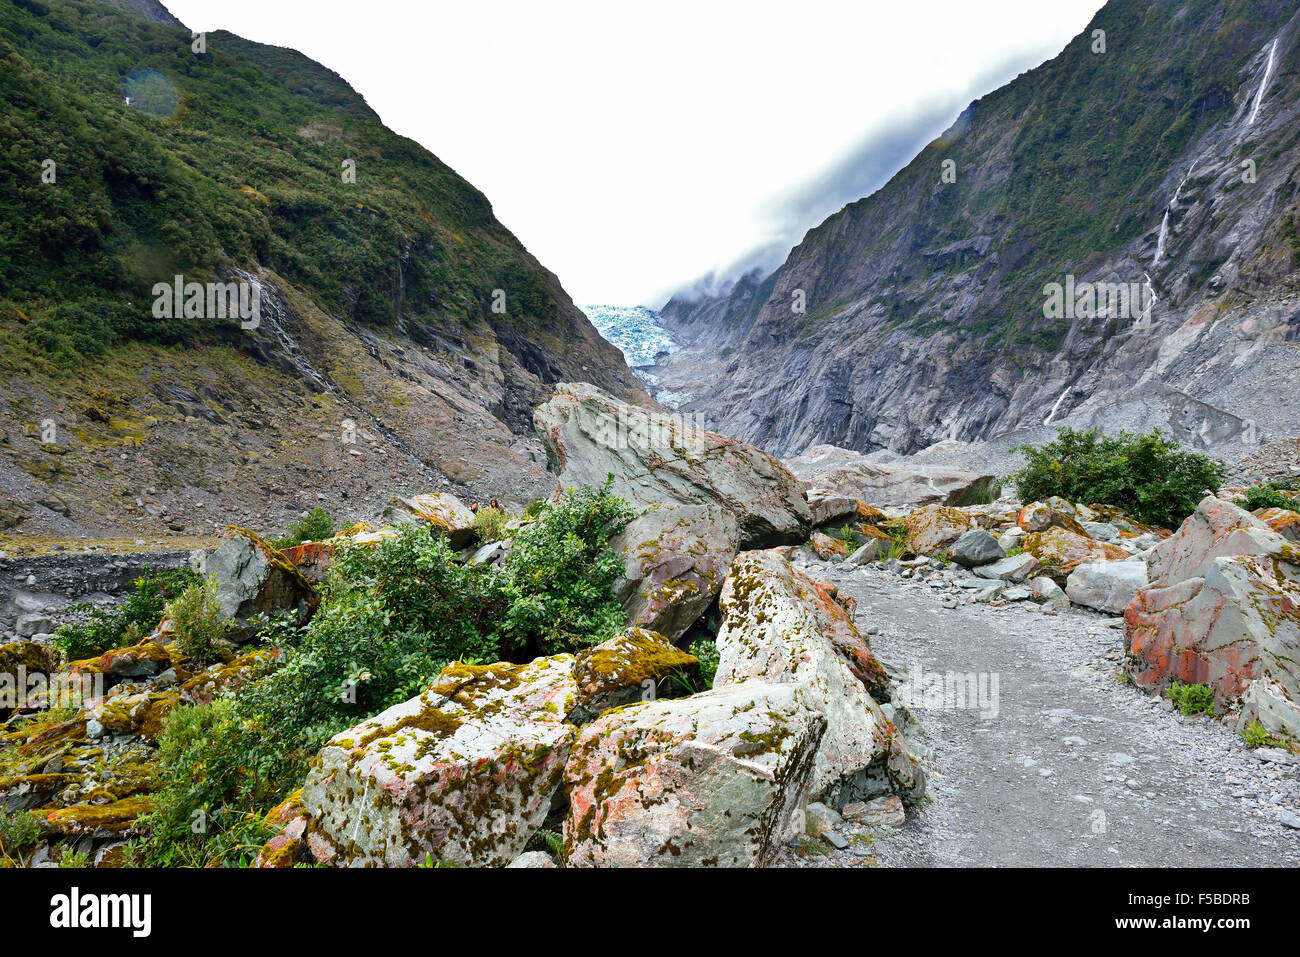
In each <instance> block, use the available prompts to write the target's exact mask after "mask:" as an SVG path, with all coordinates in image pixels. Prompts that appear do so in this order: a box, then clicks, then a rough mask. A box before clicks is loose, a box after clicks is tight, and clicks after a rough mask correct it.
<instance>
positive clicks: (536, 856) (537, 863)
mask: <svg viewBox="0 0 1300 957" xmlns="http://www.w3.org/2000/svg"><path fill="white" fill-rule="evenodd" d="M506 867H508V868H509V867H555V861H554V860H553V859H552V858H551V855H549V854H547V853H545V852H544V851H525V852H524V853H523V854H520V855H519V856H518V857H516V858H515V859H514V860H513V861H511V862H510V863H509V864H507V865H506Z"/></svg>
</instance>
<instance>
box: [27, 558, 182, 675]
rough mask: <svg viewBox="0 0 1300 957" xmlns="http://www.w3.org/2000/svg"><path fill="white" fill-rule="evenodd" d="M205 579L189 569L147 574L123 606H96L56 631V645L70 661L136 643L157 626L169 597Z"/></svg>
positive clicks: (137, 580)
mask: <svg viewBox="0 0 1300 957" xmlns="http://www.w3.org/2000/svg"><path fill="white" fill-rule="evenodd" d="M202 580H203V579H202V578H200V576H199V574H198V573H197V572H194V571H191V570H190V569H188V568H177V569H173V570H170V571H161V572H155V573H153V574H148V573H146V574H145V575H142V576H141V577H140V578H137V579H136V580H135V583H134V584H133V585H132V588H131V592H130V594H129V595H128V596H127V599H126V601H125V602H124V603H123V604H122V605H121V607H119V608H116V609H114V610H113V611H103V610H102V609H98V608H96V609H94V610H92V611H91V613H90V617H89V619H88V620H86V621H82V622H74V623H72V624H67V625H63V626H61V627H60V628H58V629H57V630H56V631H55V632H54V639H53V644H54V646H55V647H56V648H58V649H59V650H60V651H62V652H63V655H64V657H65V658H66V659H67V660H68V661H79V660H81V659H83V658H93V657H94V656H96V655H100V654H103V653H104V652H105V651H109V650H111V649H113V648H122V647H125V646H126V645H130V644H136V643H137V642H139V641H140V639H141V638H143V637H144V636H145V635H147V634H148V633H149V632H150V631H152V630H153V629H154V628H155V627H156V626H157V624H158V622H159V620H160V619H161V618H162V614H163V608H164V607H165V606H166V603H167V602H168V600H170V599H173V598H175V597H176V596H178V595H179V594H180V593H181V592H182V591H184V590H185V589H186V588H188V587H190V586H192V585H194V584H196V583H198V582H201V581H202Z"/></svg>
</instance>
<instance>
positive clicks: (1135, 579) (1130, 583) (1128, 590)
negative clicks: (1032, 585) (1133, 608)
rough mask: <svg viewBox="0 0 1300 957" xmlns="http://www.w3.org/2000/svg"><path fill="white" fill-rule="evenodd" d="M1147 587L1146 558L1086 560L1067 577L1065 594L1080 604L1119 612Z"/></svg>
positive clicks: (1113, 612)
mask: <svg viewBox="0 0 1300 957" xmlns="http://www.w3.org/2000/svg"><path fill="white" fill-rule="evenodd" d="M1146 586H1147V565H1146V562H1144V561H1140V560H1134V561H1127V562H1085V563H1084V564H1082V565H1079V566H1078V567H1076V568H1075V570H1074V571H1072V572H1071V573H1070V577H1069V578H1067V579H1066V580H1065V593H1066V594H1067V595H1068V596H1069V597H1070V601H1072V602H1074V603H1075V604H1076V605H1084V606H1085V607H1087V608H1093V609H1096V610H1097V611H1104V612H1107V613H1108V614H1111V615H1118V614H1121V613H1122V612H1123V611H1124V609H1125V608H1127V607H1128V606H1129V603H1130V602H1131V601H1132V600H1133V599H1134V598H1135V597H1137V593H1138V591H1140V590H1141V589H1143V588H1145V587H1146Z"/></svg>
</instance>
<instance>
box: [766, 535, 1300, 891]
mask: <svg viewBox="0 0 1300 957" xmlns="http://www.w3.org/2000/svg"><path fill="white" fill-rule="evenodd" d="M800 561H801V562H803V565H804V567H805V570H807V571H809V572H810V573H812V574H814V575H815V576H817V577H820V578H822V579H824V580H826V581H827V582H829V583H831V584H834V585H836V586H837V587H838V588H839V589H840V591H841V592H842V593H843V594H846V595H851V596H852V597H853V598H855V599H856V600H857V602H858V608H857V623H858V626H859V627H860V628H862V629H864V630H865V629H867V628H869V627H870V628H874V629H876V630H877V633H876V634H874V635H873V636H872V638H871V644H872V647H873V648H874V649H875V651H876V653H877V655H878V656H879V657H880V658H881V659H882V662H883V663H884V664H885V665H886V667H887V668H888V669H889V671H890V673H891V674H892V675H893V676H894V677H895V679H896V681H899V682H904V683H909V675H915V674H916V671H915V670H914V669H920V674H921V676H923V677H930V676H933V675H943V674H945V673H947V672H954V673H957V674H974V675H975V676H976V678H977V680H981V679H982V680H983V681H984V682H985V684H984V687H985V689H986V691H988V692H990V693H989V694H988V695H987V698H986V700H985V701H984V702H983V703H984V704H985V706H986V707H985V708H984V709H983V711H981V710H979V709H976V708H969V707H968V708H954V707H948V708H942V707H939V708H936V707H913V708H912V709H911V710H912V714H913V718H914V719H915V720H914V722H913V723H912V725H910V726H909V725H907V724H904V726H903V728H904V733H905V734H906V735H907V736H908V738H909V740H911V741H912V743H913V748H914V753H916V754H917V755H918V757H920V758H921V760H922V761H923V763H924V765H925V767H926V771H927V774H928V777H929V797H928V800H927V801H926V802H925V803H924V805H923V806H922V807H920V808H914V809H909V811H908V816H907V822H906V824H905V825H903V826H902V827H901V828H898V829H879V830H872V829H870V828H865V827H862V826H859V825H855V824H853V823H852V822H846V823H845V824H844V825H842V827H841V833H842V836H843V837H844V838H845V839H846V840H847V842H848V847H847V848H846V849H845V850H842V851H838V850H833V849H831V848H828V847H826V846H825V845H821V844H819V843H818V842H815V841H809V840H807V839H805V840H803V841H801V842H799V844H798V849H796V847H794V846H792V847H789V848H783V849H782V851H781V852H780V853H779V855H778V858H777V861H776V863H777V864H778V865H784V866H801V867H807V866H813V867H869V866H882V867H884V866H904V867H906V866H913V867H915V866H1061V865H1063V866H1112V867H1113V866H1127V867H1146V866H1191V865H1197V866H1211V867H1213V866H1247V865H1251V866H1277V867H1283V866H1290V867H1295V866H1297V865H1300V830H1297V828H1296V824H1297V822H1300V757H1298V756H1295V755H1282V759H1281V760H1282V761H1284V762H1285V763H1280V762H1279V760H1278V755H1277V754H1275V753H1274V754H1271V755H1270V754H1267V753H1266V754H1260V753H1256V752H1252V751H1250V750H1249V749H1248V748H1247V747H1246V746H1245V743H1244V742H1243V740H1242V739H1241V737H1240V736H1239V735H1238V734H1237V733H1236V732H1235V731H1234V730H1233V729H1232V728H1231V727H1229V726H1228V725H1227V724H1225V723H1224V722H1223V721H1221V720H1219V719H1217V718H1212V717H1205V716H1196V717H1184V716H1182V715H1180V714H1178V713H1177V712H1176V711H1174V710H1172V709H1171V708H1170V707H1169V703H1168V701H1166V700H1164V699H1161V698H1156V697H1152V696H1150V695H1147V694H1144V693H1143V692H1141V691H1139V690H1137V689H1136V688H1135V687H1133V686H1132V685H1131V684H1129V683H1128V682H1127V681H1126V680H1124V679H1123V677H1122V669H1121V668H1120V665H1121V662H1122V659H1123V641H1124V637H1123V631H1122V628H1117V627H1115V625H1116V621H1115V620H1114V619H1111V618H1107V617H1105V616H1102V615H1098V614H1094V613H1092V612H1088V611H1085V610H1083V609H1077V608H1072V609H1070V610H1068V611H1062V612H1061V613H1060V614H1058V615H1048V614H1043V613H1041V612H1040V611H1039V610H1038V609H1039V606H1037V605H1034V604H1033V603H1031V602H1011V603H1007V604H1002V605H989V604H987V603H983V604H977V603H972V602H970V601H969V600H968V593H965V594H964V593H962V592H961V591H960V590H959V589H958V588H957V587H956V586H955V585H953V586H952V587H951V588H950V587H949V584H950V583H949V580H948V579H949V576H951V575H952V574H953V573H952V572H951V571H945V570H939V569H923V570H921V571H920V573H919V574H915V575H914V577H912V578H909V579H903V578H901V577H899V575H898V574H897V573H895V572H892V571H886V570H885V569H883V568H882V567H881V566H879V565H874V564H873V565H869V566H866V567H865V568H861V569H855V568H851V567H850V566H847V565H842V564H826V563H822V562H820V561H816V560H812V559H800ZM909 571H911V570H909ZM945 601H946V602H948V603H949V604H950V605H952V606H953V607H947V608H946V607H944V602H945ZM994 677H996V679H997V682H996V688H997V696H996V699H994V697H993V696H992V694H991V691H992V689H993V687H994V684H993V683H992V682H993V679H994ZM994 701H996V705H997V707H996V712H995V711H994V709H993V708H992V707H990V706H991V705H992V704H993V703H994ZM929 703H933V702H924V701H923V702H921V704H929ZM917 725H919V727H917ZM1269 757H1272V760H1269V759H1268V758H1269Z"/></svg>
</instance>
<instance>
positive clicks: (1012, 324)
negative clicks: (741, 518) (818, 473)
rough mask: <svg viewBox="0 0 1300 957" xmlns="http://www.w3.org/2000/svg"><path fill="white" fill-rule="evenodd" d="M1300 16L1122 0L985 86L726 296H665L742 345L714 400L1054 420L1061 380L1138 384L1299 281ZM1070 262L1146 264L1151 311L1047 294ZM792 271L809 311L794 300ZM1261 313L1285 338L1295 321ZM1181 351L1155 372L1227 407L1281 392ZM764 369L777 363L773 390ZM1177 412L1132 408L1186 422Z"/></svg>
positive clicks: (1004, 422) (896, 437)
mask: <svg viewBox="0 0 1300 957" xmlns="http://www.w3.org/2000/svg"><path fill="white" fill-rule="evenodd" d="M1296 14H1297V9H1296V6H1295V4H1294V3H1291V2H1269V0H1265V2H1246V0H1235V2H1219V0H1188V2H1185V3H1162V2H1150V0H1111V2H1109V3H1108V4H1107V5H1106V6H1105V7H1104V8H1103V9H1102V10H1101V11H1099V12H1098V13H1097V14H1096V16H1095V17H1094V18H1093V20H1092V21H1091V22H1090V23H1089V24H1088V26H1087V27H1086V28H1085V29H1084V30H1083V31H1082V32H1081V33H1080V34H1079V35H1078V36H1077V37H1076V38H1075V39H1073V40H1072V41H1071V42H1070V43H1069V44H1068V45H1067V46H1066V47H1065V49H1064V50H1063V51H1062V52H1061V53H1060V54H1059V55H1058V56H1056V57H1055V58H1053V59H1052V60H1050V61H1048V62H1047V63H1044V64H1043V65H1041V66H1039V67H1037V68H1036V69H1033V70H1030V71H1028V72H1026V73H1024V74H1022V75H1020V76H1019V77H1017V78H1016V79H1015V80H1013V81H1012V82H1010V83H1008V84H1007V85H1005V86H1004V87H1002V88H1000V89H998V90H996V91H994V92H992V93H990V94H988V95H987V96H984V97H982V98H980V99H979V100H977V101H975V102H974V103H972V104H971V105H970V106H969V107H968V108H967V109H966V110H965V111H964V112H963V113H962V114H961V116H960V117H959V118H958V119H957V120H956V122H955V123H954V124H953V125H952V127H951V128H950V129H949V130H948V131H947V132H946V133H945V134H944V135H943V136H941V137H940V138H938V139H936V140H935V141H934V142H932V143H931V144H929V145H928V146H927V147H926V148H925V149H924V150H922V151H921V152H920V153H919V154H918V155H917V156H916V157H915V158H914V159H913V160H912V161H911V162H910V163H909V164H908V165H907V166H906V167H905V168H904V169H902V170H901V171H900V172H899V173H898V174H896V175H895V176H894V177H893V178H892V179H891V180H890V181H889V182H888V183H887V184H886V185H885V186H883V187H882V188H881V189H879V190H878V191H876V192H875V193H873V194H872V195H870V196H868V197H865V198H863V199H861V200H858V201H857V202H854V203H852V204H850V205H849V206H847V207H845V208H844V209H843V210H841V211H840V212H839V213H836V214H835V215H833V216H831V217H830V218H828V219H827V220H826V221H825V222H823V223H822V224H820V225H819V226H817V227H815V228H814V229H812V230H810V231H809V232H808V233H807V235H806V236H805V237H804V239H803V241H802V242H801V243H800V244H799V245H798V246H796V247H795V248H794V250H792V251H791V253H790V255H789V257H788V258H787V259H786V261H785V263H784V264H783V265H782V266H781V267H780V269H779V270H778V271H777V273H776V274H775V275H774V276H772V277H769V280H768V282H767V283H765V284H763V285H761V286H758V287H757V288H756V287H755V283H754V282H752V281H748V282H742V283H738V284H737V285H736V287H735V289H734V290H733V291H732V292H731V294H730V299H731V300H732V301H731V302H729V303H726V304H724V305H721V306H719V305H716V304H713V303H711V302H710V301H708V300H705V301H703V302H698V303H690V302H686V301H684V300H683V301H678V302H675V303H671V304H670V305H669V306H668V307H666V309H665V315H666V316H668V318H669V320H670V323H672V324H673V325H674V326H675V327H676V328H678V329H680V330H681V331H683V332H684V333H685V334H686V335H688V336H692V335H698V333H699V328H698V327H699V325H700V319H701V317H709V316H712V317H715V318H714V319H713V320H712V322H713V324H714V325H716V326H717V327H718V329H717V330H714V331H713V334H712V336H711V341H713V340H716V342H718V343H720V344H725V345H730V346H732V347H733V348H735V350H736V352H737V355H738V357H739V358H738V360H737V361H736V362H735V363H733V364H732V365H731V366H730V367H729V368H728V370H727V378H726V381H722V382H717V383H712V384H711V385H712V390H711V392H710V394H709V395H708V396H707V397H705V398H703V399H702V400H701V401H700V407H702V408H704V409H706V410H708V411H710V412H712V413H714V414H715V416H716V419H717V421H718V422H719V424H720V425H721V426H722V427H723V429H724V430H725V431H730V432H731V433H733V434H736V435H739V436H741V437H743V438H747V439H751V440H756V441H759V442H761V443H764V444H765V445H766V446H767V447H768V448H770V449H773V450H776V451H779V452H782V453H787V452H795V451H799V450H801V449H803V448H806V447H808V446H809V445H811V444H815V443H817V442H832V443H836V444H842V445H846V446H850V447H853V448H859V449H863V450H869V449H872V448H879V447H889V448H892V449H894V450H895V451H899V452H911V451H916V450H917V449H919V448H923V447H925V446H926V445H928V444H930V443H933V442H936V441H939V440H942V439H947V438H961V439H978V438H989V437H991V436H992V435H996V434H997V433H998V432H1000V431H1005V430H1007V429H1009V428H1014V427H1017V426H1024V425H1028V424H1036V423H1039V422H1041V421H1042V420H1043V419H1044V418H1045V417H1046V416H1047V414H1048V412H1049V410H1051V409H1052V406H1053V404H1054V403H1055V402H1056V400H1057V399H1058V398H1059V397H1060V396H1061V394H1062V392H1063V391H1064V390H1065V388H1067V387H1069V388H1070V389H1071V394H1070V396H1069V397H1068V399H1067V401H1066V402H1065V403H1064V404H1063V406H1062V407H1061V408H1060V409H1059V410H1058V415H1060V416H1064V415H1065V414H1067V413H1069V412H1071V411H1072V410H1074V409H1075V408H1077V407H1079V406H1080V405H1082V404H1083V403H1084V402H1085V401H1086V400H1087V399H1088V398H1089V397H1090V396H1094V395H1097V396H1100V394H1101V393H1102V392H1103V391H1105V389H1107V388H1112V389H1113V388H1115V387H1117V386H1118V385H1120V384H1123V385H1126V386H1131V385H1134V384H1136V383H1138V382H1139V381H1141V380H1142V379H1143V377H1144V374H1145V373H1146V371H1147V370H1148V369H1150V368H1151V366H1152V365H1153V363H1154V361H1155V358H1154V357H1155V354H1156V352H1157V351H1158V350H1159V348H1160V346H1161V341H1162V340H1163V339H1164V338H1165V337H1166V336H1167V335H1168V334H1169V333H1170V332H1172V331H1173V330H1175V329H1177V328H1178V327H1179V326H1181V325H1182V324H1183V323H1184V322H1186V321H1187V320H1188V318H1189V317H1190V316H1191V315H1192V314H1194V313H1195V311H1196V309H1198V308H1199V307H1200V306H1202V305H1203V304H1204V303H1205V302H1206V301H1207V300H1213V301H1214V305H1215V308H1216V309H1217V310H1218V311H1219V313H1220V314H1222V313H1223V312H1225V311H1228V310H1232V309H1242V310H1248V309H1250V308H1251V307H1254V306H1256V305H1258V304H1259V303H1260V302H1261V301H1262V300H1263V299H1264V298H1265V297H1272V296H1274V295H1275V294H1281V295H1283V296H1290V295H1292V294H1293V293H1294V285H1295V284H1294V275H1295V273H1296V271H1297V268H1298V267H1300V244H1296V243H1294V242H1292V241H1291V238H1290V237H1293V236H1294V235H1295V234H1296V228H1297V223H1298V222H1300V213H1298V212H1297V205H1296V203H1297V198H1298V197H1300V187H1298V186H1297V181H1296V177H1295V170H1296V167H1297V144H1298V143H1300V125H1298V124H1297V123H1296V122H1295V113H1296V100H1297V97H1296V83H1295V76H1296V75H1297V69H1298V68H1300V43H1297V42H1296V33H1297V30H1296V25H1297V21H1296V19H1295V17H1296ZM1103 34H1104V36H1103ZM1274 41H1276V46H1275V53H1276V63H1275V65H1274V69H1273V71H1272V73H1271V74H1270V76H1269V83H1268V89H1267V90H1266V91H1265V92H1266V94H1267V95H1266V96H1265V98H1264V100H1263V102H1262V108H1261V110H1260V111H1259V115H1258V118H1257V119H1256V121H1255V122H1253V123H1252V122H1250V121H1249V114H1250V113H1251V107H1252V103H1253V99H1254V97H1255V95H1256V94H1257V93H1258V91H1259V88H1260V86H1261V84H1262V83H1263V80H1264V74H1265V72H1266V60H1267V51H1268V49H1269V48H1270V45H1271V44H1273V43H1274ZM1246 160H1253V161H1254V162H1255V165H1256V176H1257V178H1256V179H1255V181H1253V182H1250V183H1246V182H1243V180H1242V168H1241V164H1242V163H1243V162H1245V161H1246ZM945 171H949V172H950V173H951V176H950V177H949V178H948V179H945V178H944V173H945ZM1180 184H1181V185H1182V188H1181V190H1180V189H1179V187H1180ZM1175 197H1176V198H1175ZM1166 209H1168V210H1169V219H1168V225H1169V231H1168V237H1167V249H1165V250H1164V252H1163V255H1162V256H1161V257H1160V258H1159V261H1157V257H1156V254H1155V249H1156V245H1157V241H1158V234H1159V227H1160V224H1161V222H1162V218H1163V213H1164V212H1165V210H1166ZM1067 274H1070V275H1073V276H1075V277H1077V278H1078V279H1080V280H1084V279H1091V280H1098V281H1100V280H1109V281H1114V282H1125V283H1141V282H1143V281H1145V280H1147V279H1149V280H1150V281H1151V282H1152V283H1153V287H1154V291H1155V296H1156V299H1157V301H1158V306H1157V309H1156V312H1155V314H1154V316H1153V320H1154V326H1155V328H1154V330H1152V331H1147V330H1135V329H1134V328H1132V325H1133V324H1132V323H1131V322H1128V321H1125V322H1116V321H1115V317H1110V321H1109V322H1107V321H1106V317H1101V319H1100V321H1092V322H1081V323H1072V322H1070V321H1062V320H1061V319H1059V318H1051V317H1048V316H1045V315H1044V312H1043V302H1044V293H1043V289H1044V286H1045V284H1047V283H1052V282H1056V283H1061V282H1063V281H1064V277H1065V276H1066V275H1067ZM796 290H800V291H802V294H803V295H804V296H805V297H806V302H807V307H806V309H805V310H803V311H797V310H795V309H792V308H791V303H792V297H793V294H794V292H795V291H796ZM1292 311H1293V310H1292ZM1242 315H1243V316H1244V315H1245V313H1244V312H1243V313H1242ZM1234 317H1235V314H1234ZM1124 318H1125V319H1126V320H1127V319H1131V318H1132V317H1124ZM1255 318H1256V319H1258V317H1257V316H1256V317H1255ZM706 324H707V323H706ZM1234 324H1235V325H1238V327H1239V328H1240V326H1241V325H1242V323H1240V322H1234ZM1264 324H1265V325H1267V326H1269V327H1270V329H1271V333H1270V334H1271V335H1272V336H1273V339H1274V340H1284V339H1293V338H1295V335H1296V331H1295V330H1292V331H1291V332H1288V331H1287V330H1286V329H1285V328H1283V329H1277V328H1272V327H1274V326H1276V321H1275V320H1274V319H1273V318H1268V319H1266V320H1265V321H1264ZM1207 325H1208V324H1207ZM742 346H743V348H742ZM1221 347H1222V343H1216V344H1215V349H1221ZM1213 351H1214V349H1210V348H1209V347H1208V344H1207V348H1206V352H1207V354H1210V353H1212V352H1213ZM903 358H905V359H906V360H907V361H906V362H905V363H900V362H899V360H900V359H903ZM1202 358H1204V357H1202ZM1192 364H1193V363H1192V362H1191V361H1189V363H1188V365H1189V367H1190V366H1191V365H1192ZM1202 364H1204V363H1202ZM1211 364H1212V363H1211ZM774 369H779V370H780V374H778V375H774V374H773V370H774ZM1184 372H1185V370H1181V369H1179V368H1178V367H1177V366H1176V365H1173V366H1170V367H1169V368H1167V369H1162V370H1161V377H1162V382H1164V383H1165V384H1168V385H1169V386H1170V387H1171V388H1173V389H1175V390H1177V391H1178V392H1179V393H1183V394H1190V395H1192V396H1193V397H1194V398H1196V399H1198V400H1202V401H1204V402H1206V403H1208V404H1209V405H1211V406H1213V407H1215V408H1217V409H1218V410H1219V411H1220V412H1222V413H1225V415H1224V416H1223V418H1224V419H1225V422H1226V421H1227V420H1228V419H1230V418H1231V417H1232V416H1235V417H1237V418H1238V419H1240V418H1242V417H1255V418H1258V419H1259V420H1260V421H1261V422H1264V421H1265V419H1266V416H1267V415H1268V414H1269V409H1268V405H1269V404H1268V403H1266V402H1265V403H1263V404H1262V406H1261V407H1260V408H1257V409H1256V408H1251V407H1249V406H1248V405H1247V403H1249V402H1251V401H1253V399H1254V398H1255V397H1254V396H1253V395H1251V390H1250V389H1246V390H1242V389H1241V388H1238V389H1237V390H1236V391H1235V393H1234V392H1233V391H1232V390H1230V389H1227V388H1226V382H1222V381H1219V379H1218V378H1212V381H1207V380H1206V378H1205V377H1204V376H1202V377H1201V379H1199V380H1198V379H1196V377H1195V376H1193V375H1192V374H1191V372H1190V371H1186V374H1183V373H1184ZM763 383H774V385H773V386H772V395H771V397H770V401H768V400H767V398H766V397H764V396H763V395H762V391H761V390H762V387H763ZM756 388H757V389H758V391H755V389H756ZM1156 388H1158V387H1155V386H1153V387H1152V389H1156ZM1184 398H1185V395H1184ZM1180 401H1181V400H1180ZM1234 401H1235V402H1236V403H1237V404H1239V405H1243V406H1245V407H1243V408H1234V407H1232V405H1233V403H1234ZM792 410H797V411H798V414H797V415H792V414H790V413H791V412H792ZM1161 415H1165V416H1166V417H1165V418H1164V419H1162V418H1160V416H1157V417H1156V418H1155V419H1153V420H1152V421H1150V422H1142V421H1137V420H1134V421H1126V422H1123V423H1121V424H1123V425H1126V426H1130V427H1132V426H1143V425H1161V424H1163V425H1166V426H1169V425H1171V422H1170V421H1169V419H1168V415H1166V413H1164V412H1162V413H1161ZM1173 424H1174V425H1175V431H1178V428H1177V427H1176V426H1177V424H1176V423H1173ZM1197 424H1198V425H1199V424H1200V423H1199V422H1198V423H1197ZM1220 424H1221V423H1220V422H1218V421H1215V422H1213V423H1212V424H1211V425H1212V427H1213V428H1215V429H1217V428H1218V427H1219V426H1220ZM1268 424H1269V425H1270V426H1272V425H1274V424H1275V423H1273V422H1271V421H1270V422H1268ZM1296 424H1297V423H1296V422H1294V421H1292V422H1291V425H1293V426H1294V425H1296ZM1276 425H1277V426H1278V427H1281V426H1283V425H1285V423H1281V422H1278V423H1276ZM1225 428H1226V425H1225ZM1229 431H1230V430H1229ZM1292 431H1294V429H1293V430H1292ZM1288 434H1289V433H1288ZM1180 438H1184V439H1186V440H1187V441H1191V442H1194V441H1195V436H1194V435H1191V434H1188V435H1185V436H1180Z"/></svg>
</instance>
